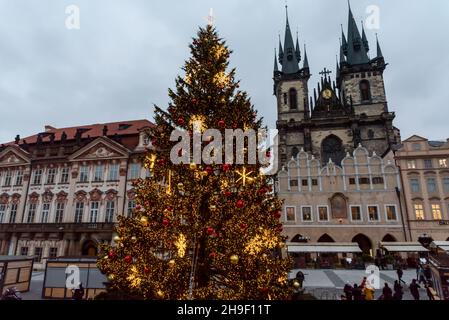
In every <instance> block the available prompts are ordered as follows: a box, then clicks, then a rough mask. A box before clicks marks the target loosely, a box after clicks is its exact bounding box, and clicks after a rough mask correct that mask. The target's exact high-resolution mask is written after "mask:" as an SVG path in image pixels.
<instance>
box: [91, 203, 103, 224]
mask: <svg viewBox="0 0 449 320" xmlns="http://www.w3.org/2000/svg"><path fill="white" fill-rule="evenodd" d="M99 208H100V202H98V201H94V202H91V203H90V218H89V219H90V220H89V222H90V223H96V222H97V219H98V211H99Z"/></svg>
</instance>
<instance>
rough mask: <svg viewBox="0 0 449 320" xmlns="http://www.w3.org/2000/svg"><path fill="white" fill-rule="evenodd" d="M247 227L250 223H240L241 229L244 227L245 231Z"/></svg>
mask: <svg viewBox="0 0 449 320" xmlns="http://www.w3.org/2000/svg"><path fill="white" fill-rule="evenodd" d="M247 228H248V225H247V224H246V223H244V222H242V223H241V224H240V229H242V230H243V231H244V230H246V229H247Z"/></svg>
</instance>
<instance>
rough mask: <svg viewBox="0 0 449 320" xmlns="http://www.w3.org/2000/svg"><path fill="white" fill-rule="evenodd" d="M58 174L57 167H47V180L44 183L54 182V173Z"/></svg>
mask: <svg viewBox="0 0 449 320" xmlns="http://www.w3.org/2000/svg"><path fill="white" fill-rule="evenodd" d="M57 174H58V168H54V167H53V168H48V169H47V180H46V182H45V184H55V183H56V175H57Z"/></svg>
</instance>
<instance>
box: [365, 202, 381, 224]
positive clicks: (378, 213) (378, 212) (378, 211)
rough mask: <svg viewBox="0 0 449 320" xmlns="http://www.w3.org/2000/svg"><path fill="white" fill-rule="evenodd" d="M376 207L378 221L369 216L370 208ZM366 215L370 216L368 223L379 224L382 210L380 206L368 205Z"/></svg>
mask: <svg viewBox="0 0 449 320" xmlns="http://www.w3.org/2000/svg"><path fill="white" fill-rule="evenodd" d="M370 207H376V208H377V220H372V219H371V218H370V215H369V208H370ZM366 214H367V216H368V222H379V221H380V208H379V205H378V204H368V205H367V206H366Z"/></svg>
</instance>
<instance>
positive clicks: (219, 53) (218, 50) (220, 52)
mask: <svg viewBox="0 0 449 320" xmlns="http://www.w3.org/2000/svg"><path fill="white" fill-rule="evenodd" d="M227 53H228V50H227V49H226V47H225V46H223V45H217V46H215V58H216V59H217V60H218V59H220V58H221V57H223V56H224V55H226V54H227Z"/></svg>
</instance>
